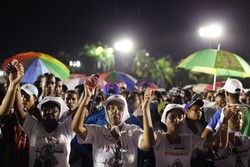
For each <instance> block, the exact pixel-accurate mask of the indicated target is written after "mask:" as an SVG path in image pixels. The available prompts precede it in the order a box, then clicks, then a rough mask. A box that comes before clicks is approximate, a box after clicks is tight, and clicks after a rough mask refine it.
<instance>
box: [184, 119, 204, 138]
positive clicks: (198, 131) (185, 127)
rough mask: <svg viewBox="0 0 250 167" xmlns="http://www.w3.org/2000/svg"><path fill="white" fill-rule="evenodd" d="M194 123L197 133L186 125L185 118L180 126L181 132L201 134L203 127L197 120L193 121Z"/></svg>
mask: <svg viewBox="0 0 250 167" xmlns="http://www.w3.org/2000/svg"><path fill="white" fill-rule="evenodd" d="M195 125H196V127H197V133H196V134H194V132H193V131H192V130H191V129H190V128H189V127H188V126H187V121H186V120H185V121H184V123H183V126H182V128H181V132H180V133H181V134H194V135H197V136H201V134H202V132H203V130H204V127H203V126H202V125H201V124H200V123H199V122H198V121H195Z"/></svg>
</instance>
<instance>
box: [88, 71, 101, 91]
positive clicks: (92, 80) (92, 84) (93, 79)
mask: <svg viewBox="0 0 250 167" xmlns="http://www.w3.org/2000/svg"><path fill="white" fill-rule="evenodd" d="M98 79H99V74H94V76H90V77H88V79H87V80H86V84H87V85H88V87H89V89H95V88H96V87H97V84H98Z"/></svg>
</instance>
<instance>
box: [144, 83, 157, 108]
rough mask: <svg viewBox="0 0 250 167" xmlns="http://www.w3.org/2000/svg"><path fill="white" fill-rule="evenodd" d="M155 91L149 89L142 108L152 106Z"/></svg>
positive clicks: (145, 94)
mask: <svg viewBox="0 0 250 167" xmlns="http://www.w3.org/2000/svg"><path fill="white" fill-rule="evenodd" d="M153 97H154V96H153V91H152V89H150V88H147V89H146V91H145V93H144V99H143V102H142V107H147V106H149V105H150V103H151V101H152V99H153Z"/></svg>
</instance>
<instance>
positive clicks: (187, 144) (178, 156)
mask: <svg viewBox="0 0 250 167" xmlns="http://www.w3.org/2000/svg"><path fill="white" fill-rule="evenodd" d="M155 133H156V134H157V141H156V143H155V145H154V147H153V148H154V153H155V162H156V166H157V167H162V166H185V167H189V166H190V159H191V155H192V151H193V150H194V149H195V148H199V149H203V145H204V142H205V140H206V139H202V138H200V137H198V136H196V135H192V134H180V137H181V144H174V145H173V144H170V143H169V142H168V140H167V135H166V133H159V132H155Z"/></svg>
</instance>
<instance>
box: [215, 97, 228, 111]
mask: <svg viewBox="0 0 250 167" xmlns="http://www.w3.org/2000/svg"><path fill="white" fill-rule="evenodd" d="M226 105H227V102H226V97H225V96H217V97H216V98H215V107H216V109H220V108H223V107H225V106H226Z"/></svg>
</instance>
